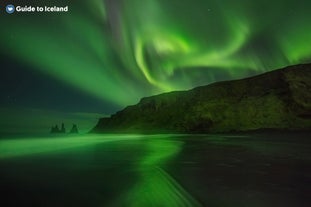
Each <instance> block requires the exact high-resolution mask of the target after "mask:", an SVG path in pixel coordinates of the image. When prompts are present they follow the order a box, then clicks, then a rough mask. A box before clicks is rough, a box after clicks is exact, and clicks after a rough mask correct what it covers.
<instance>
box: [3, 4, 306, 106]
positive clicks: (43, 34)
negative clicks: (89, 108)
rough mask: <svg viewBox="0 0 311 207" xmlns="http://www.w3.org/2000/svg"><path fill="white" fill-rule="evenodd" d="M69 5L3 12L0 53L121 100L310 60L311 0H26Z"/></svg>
mask: <svg viewBox="0 0 311 207" xmlns="http://www.w3.org/2000/svg"><path fill="white" fill-rule="evenodd" d="M67 4H69V9H70V11H69V13H64V14H55V13H50V14H47V13H44V14H38V13H33V14H26V13H15V14H13V15H9V14H5V13H1V16H5V18H3V17H1V20H0V21H1V22H0V23H1V26H2V28H6V29H2V30H1V34H0V46H1V51H2V53H5V54H6V55H8V56H10V57H14V58H15V59H16V60H17V61H20V62H23V63H24V64H27V65H30V66H31V67H32V68H34V69H35V70H38V71H39V72H41V73H45V74H48V75H50V76H52V77H54V78H55V79H57V80H60V81H63V82H65V83H68V85H71V86H72V87H75V88H78V89H80V90H81V91H84V92H85V93H87V94H90V95H93V96H94V97H96V98H99V99H101V100H103V101H108V102H110V103H112V104H115V105H117V106H120V107H123V106H126V105H128V104H133V103H136V102H137V101H138V100H139V99H140V98H141V97H143V96H148V95H152V94H157V93H162V92H167V91H172V90H184V89H189V88H192V87H195V86H198V85H205V84H208V83H211V82H215V81H221V80H228V79H237V78H242V77H246V76H250V75H254V74H258V73H262V72H265V71H268V70H271V69H276V68H280V67H283V66H287V65H292V64H299V63H304V62H308V61H310V60H311V47H310V45H311V26H310V19H311V13H310V8H311V2H310V1H306V0H286V1H283V0H282V1H281V0H275V1H273V2H271V1H268V0H261V1H247V0H237V1H232V0H217V1H216V0H195V1H193V0H191V1H190V0H182V1H180V0H170V1H164V0H144V1H142V0H130V1H125V0H106V1H103V0H89V1H75V2H62V3H57V4H56V3H55V1H29V2H28V3H27V5H33V6H36V5H38V6H42V5H57V6H65V5H67ZM16 5H17V4H16ZM20 5H23V4H20Z"/></svg>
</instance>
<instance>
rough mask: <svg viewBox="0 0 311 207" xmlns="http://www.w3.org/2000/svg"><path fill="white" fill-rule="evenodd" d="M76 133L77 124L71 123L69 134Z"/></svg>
mask: <svg viewBox="0 0 311 207" xmlns="http://www.w3.org/2000/svg"><path fill="white" fill-rule="evenodd" d="M78 133H79V131H78V127H77V125H76V124H73V125H72V128H71V130H70V134H78Z"/></svg>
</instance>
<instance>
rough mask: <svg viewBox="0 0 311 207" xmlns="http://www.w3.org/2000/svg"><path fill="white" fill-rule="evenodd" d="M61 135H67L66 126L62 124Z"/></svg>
mask: <svg viewBox="0 0 311 207" xmlns="http://www.w3.org/2000/svg"><path fill="white" fill-rule="evenodd" d="M60 133H66V129H65V125H64V123H62V128H61V130H60Z"/></svg>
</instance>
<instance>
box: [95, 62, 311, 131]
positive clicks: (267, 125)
mask: <svg viewBox="0 0 311 207" xmlns="http://www.w3.org/2000/svg"><path fill="white" fill-rule="evenodd" d="M263 129H272V130H311V64H302V65H296V66H289V67H286V68H283V69H279V70H274V71H271V72H267V73H264V74H261V75H258V76H254V77H250V78H246V79H241V80H233V81H224V82H218V83H214V84H211V85H207V86H201V87H197V88H194V89H192V90H189V91H177V92H170V93H165V94H160V95H156V96H152V97H147V98H142V99H141V100H140V102H139V103H138V104H137V105H133V106H128V107H126V108H125V109H123V110H122V111H119V112H117V113H116V114H114V115H111V117H109V118H102V119H100V120H99V122H98V123H97V125H96V126H95V128H94V129H93V130H92V131H91V132H95V133H210V132H233V131H236V132H238V131H254V130H263Z"/></svg>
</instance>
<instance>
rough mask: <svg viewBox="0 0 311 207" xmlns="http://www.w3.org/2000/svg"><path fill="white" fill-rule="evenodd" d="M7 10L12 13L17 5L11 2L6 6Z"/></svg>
mask: <svg viewBox="0 0 311 207" xmlns="http://www.w3.org/2000/svg"><path fill="white" fill-rule="evenodd" d="M6 12H7V13H9V14H12V13H14V12H15V6H14V5H12V4H9V5H7V6H6Z"/></svg>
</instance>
